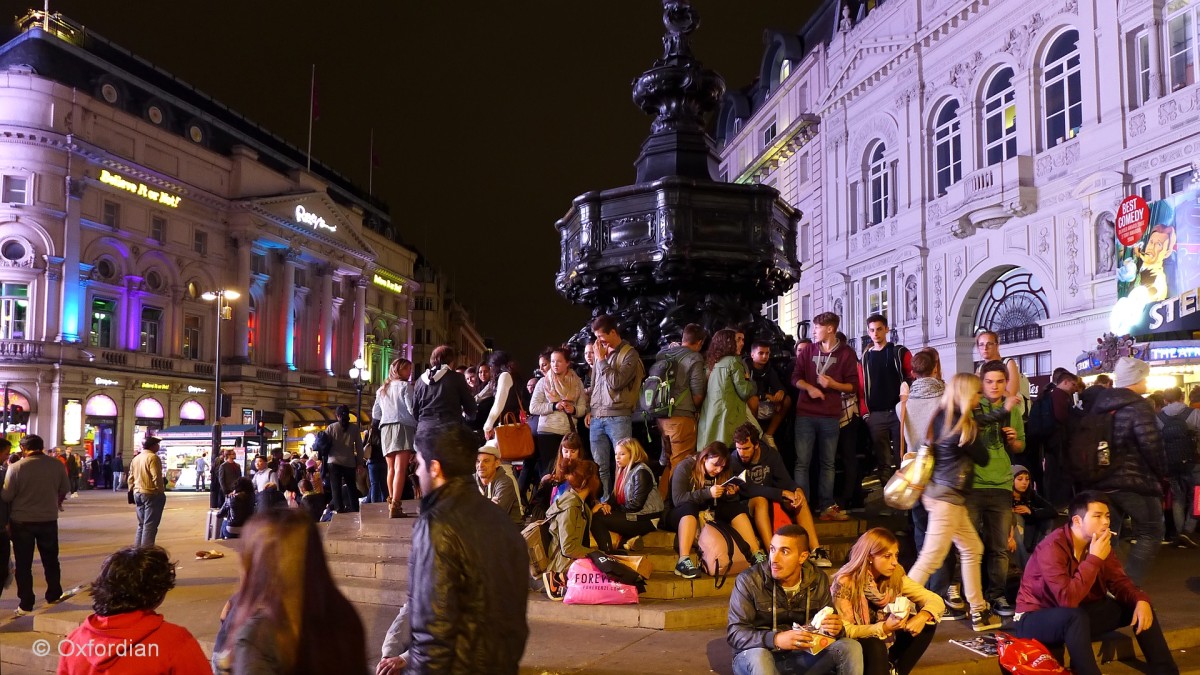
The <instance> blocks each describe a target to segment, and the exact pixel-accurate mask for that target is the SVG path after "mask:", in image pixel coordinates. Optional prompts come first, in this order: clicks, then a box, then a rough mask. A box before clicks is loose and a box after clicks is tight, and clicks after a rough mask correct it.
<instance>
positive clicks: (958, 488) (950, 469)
mask: <svg viewBox="0 0 1200 675" xmlns="http://www.w3.org/2000/svg"><path fill="white" fill-rule="evenodd" d="M1005 414H1008V413H1007V411H1005ZM945 418H946V413H944V412H942V411H938V412H937V413H936V414H934V416H933V421H932V423H931V424H930V428H931V429H932V430H933V433H934V434H935V435H936V436H937V441H935V442H934V444H933V457H934V462H933V476H932V477H930V479H929V480H930V481H931V482H933V483H937V484H938V485H941V486H943V487H947V488H950V489H951V490H954V491H955V492H959V493H965V492H966V490H967V488H969V487H970V486H971V481H972V479H973V478H974V477H975V465H976V464H978V465H979V466H987V463H988V459H990V457H989V455H988V451H987V448H986V447H985V446H984V445H983V441H982V440H981V439H980V437H979V435H976V436H975V440H973V441H971V442H970V443H968V444H966V445H964V446H960V445H959V444H958V439H959V435H958V434H957V433H953V434H949V435H947V434H944V433H942V429H943V425H944V424H945ZM955 421H957V420H955ZM942 501H945V500H942Z"/></svg>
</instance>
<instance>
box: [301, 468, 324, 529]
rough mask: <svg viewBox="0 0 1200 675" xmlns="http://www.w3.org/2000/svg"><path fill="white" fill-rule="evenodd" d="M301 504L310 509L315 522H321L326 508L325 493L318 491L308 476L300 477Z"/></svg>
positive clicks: (307, 509) (309, 512) (309, 511)
mask: <svg viewBox="0 0 1200 675" xmlns="http://www.w3.org/2000/svg"><path fill="white" fill-rule="evenodd" d="M300 506H302V507H303V508H304V509H305V510H306V511H308V515H310V516H312V519H313V522H314V523H316V522H320V520H321V513H322V512H323V511H324V510H325V495H323V494H321V493H320V492H317V490H316V487H315V486H314V485H313V482H312V481H311V480H309V479H307V478H302V479H300Z"/></svg>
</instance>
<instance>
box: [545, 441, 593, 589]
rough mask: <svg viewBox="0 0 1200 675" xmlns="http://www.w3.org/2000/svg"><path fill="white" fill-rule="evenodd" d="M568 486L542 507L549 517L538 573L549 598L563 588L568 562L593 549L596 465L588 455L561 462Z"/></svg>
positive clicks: (583, 556)
mask: <svg viewBox="0 0 1200 675" xmlns="http://www.w3.org/2000/svg"><path fill="white" fill-rule="evenodd" d="M563 473H564V474H565V476H566V481H567V485H568V486H570V489H568V490H567V491H566V492H564V493H562V494H561V495H560V496H559V497H558V499H555V500H554V503H553V504H552V505H551V506H550V509H549V510H548V511H546V517H547V518H549V519H550V550H548V551H547V552H546V554H547V556H548V557H549V558H550V561H549V564H548V565H547V568H546V572H545V573H543V574H542V587H543V589H544V590H545V591H546V595H547V596H549V597H550V599H551V600H561V599H562V597H563V594H564V593H565V592H566V589H567V570H569V569H570V568H571V563H572V562H574V561H576V560H578V559H580V558H586V557H588V554H590V553H592V552H594V551H595V550H596V545H595V542H594V541H593V539H592V536H591V529H592V514H594V513H595V512H596V511H597V510H598V509H599V508H600V502H599V501H598V500H597V498H598V497H599V496H600V489H601V486H600V469H599V467H597V466H596V463H595V462H593V461H591V460H589V459H570V460H567V461H566V463H565V465H564V466H563Z"/></svg>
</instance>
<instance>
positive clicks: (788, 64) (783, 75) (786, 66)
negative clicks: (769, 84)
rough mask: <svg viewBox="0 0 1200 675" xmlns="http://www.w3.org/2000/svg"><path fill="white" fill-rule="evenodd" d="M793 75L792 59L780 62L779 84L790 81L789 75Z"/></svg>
mask: <svg viewBox="0 0 1200 675" xmlns="http://www.w3.org/2000/svg"><path fill="white" fill-rule="evenodd" d="M791 74H792V61H791V59H783V60H781V61H780V62H779V83H780V84H783V81H784V80H786V79H788V76H789V75H791Z"/></svg>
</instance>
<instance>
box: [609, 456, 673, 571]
mask: <svg viewBox="0 0 1200 675" xmlns="http://www.w3.org/2000/svg"><path fill="white" fill-rule="evenodd" d="M613 452H614V456H615V457H616V461H617V477H616V479H615V480H614V481H613V493H612V495H610V496H609V498H608V499H607V500H606V501H605V502H604V503H603V504H601V505H600V509H599V510H598V511H597V512H596V515H595V516H593V517H592V534H593V535H594V536H595V537H596V543H597V544H598V545H599V546H600V550H602V551H606V552H611V551H612V550H613V541H612V534H613V533H615V534H618V535H620V536H621V540H622V541H621V547H622V548H624V549H625V550H627V551H636V550H638V549H640V548H641V537H642V535H644V534H649V533H651V532H653V531H654V530H655V529H656V527H655V523H657V522H658V519H659V517H660V516H662V512H663V498H662V495H661V494H659V491H658V486H657V483H658V481H657V480H656V479H655V476H654V471H653V470H651V469H650V466H649V465H648V464H647V462H649V461H650V459H649V457H647V456H646V449H645V448H643V447H642V444H641V443H639V442H638V441H637V439H635V438H624V439H621V440H619V441H617V445H616V448H615V449H614V451H613Z"/></svg>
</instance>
